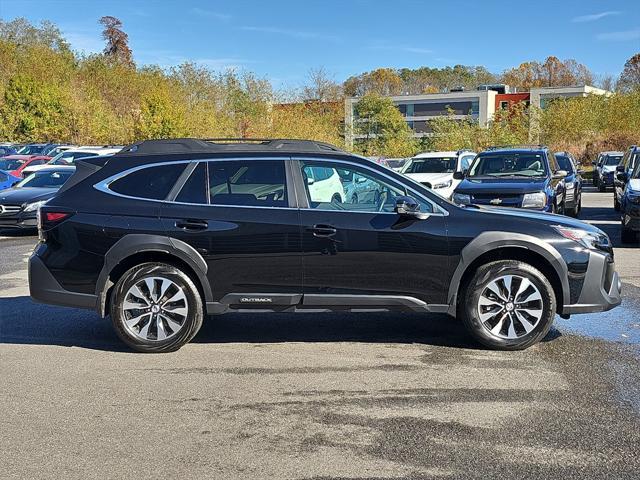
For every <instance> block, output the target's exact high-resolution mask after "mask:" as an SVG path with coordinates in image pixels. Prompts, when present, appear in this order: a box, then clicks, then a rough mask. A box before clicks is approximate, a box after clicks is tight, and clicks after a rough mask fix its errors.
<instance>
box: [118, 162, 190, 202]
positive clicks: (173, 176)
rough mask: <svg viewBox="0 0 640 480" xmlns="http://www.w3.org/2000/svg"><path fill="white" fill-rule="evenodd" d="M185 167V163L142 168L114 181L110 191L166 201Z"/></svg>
mask: <svg viewBox="0 0 640 480" xmlns="http://www.w3.org/2000/svg"><path fill="white" fill-rule="evenodd" d="M185 166H186V164H185V163H174V164H168V165H158V166H155V167H147V168H141V169H140V170H136V171H133V172H131V173H129V174H128V175H126V176H124V177H122V178H120V179H118V180H115V181H113V182H112V183H111V184H110V185H109V189H110V190H112V191H114V192H116V193H119V194H121V195H127V196H129V197H136V198H146V199H150V200H164V199H165V198H166V197H167V195H168V194H169V192H170V191H171V188H173V186H174V185H175V183H176V180H178V177H179V176H180V174H181V173H182V171H183V170H184V168H185Z"/></svg>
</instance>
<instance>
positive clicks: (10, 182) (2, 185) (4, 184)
mask: <svg viewBox="0 0 640 480" xmlns="http://www.w3.org/2000/svg"><path fill="white" fill-rule="evenodd" d="M20 180H22V178H20V177H16V176H15V175H12V174H10V173H9V172H6V171H4V170H0V191H2V190H5V189H7V188H11V187H13V186H14V185H15V184H16V183H18V182H19V181H20Z"/></svg>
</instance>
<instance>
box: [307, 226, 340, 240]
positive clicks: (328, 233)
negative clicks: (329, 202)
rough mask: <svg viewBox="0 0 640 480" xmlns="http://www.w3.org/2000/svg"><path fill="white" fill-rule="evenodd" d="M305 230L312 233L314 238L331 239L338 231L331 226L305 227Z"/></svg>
mask: <svg viewBox="0 0 640 480" xmlns="http://www.w3.org/2000/svg"><path fill="white" fill-rule="evenodd" d="M307 230H308V231H310V232H312V233H313V236H314V237H333V236H334V235H335V234H336V233H338V230H337V229H336V228H335V227H332V226H331V225H321V224H320V225H314V226H313V227H307Z"/></svg>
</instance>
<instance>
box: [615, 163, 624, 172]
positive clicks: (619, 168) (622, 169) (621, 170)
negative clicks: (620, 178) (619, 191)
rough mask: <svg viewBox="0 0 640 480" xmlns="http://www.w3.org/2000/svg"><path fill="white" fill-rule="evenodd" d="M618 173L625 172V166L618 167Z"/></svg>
mask: <svg viewBox="0 0 640 480" xmlns="http://www.w3.org/2000/svg"><path fill="white" fill-rule="evenodd" d="M616 172H618V173H620V172H624V165H618V166H617V167H616Z"/></svg>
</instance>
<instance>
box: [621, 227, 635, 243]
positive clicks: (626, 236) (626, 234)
mask: <svg viewBox="0 0 640 480" xmlns="http://www.w3.org/2000/svg"><path fill="white" fill-rule="evenodd" d="M620 240H621V241H622V243H636V242H637V241H638V234H637V233H636V232H634V231H633V230H629V229H628V228H624V227H622V230H620Z"/></svg>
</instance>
